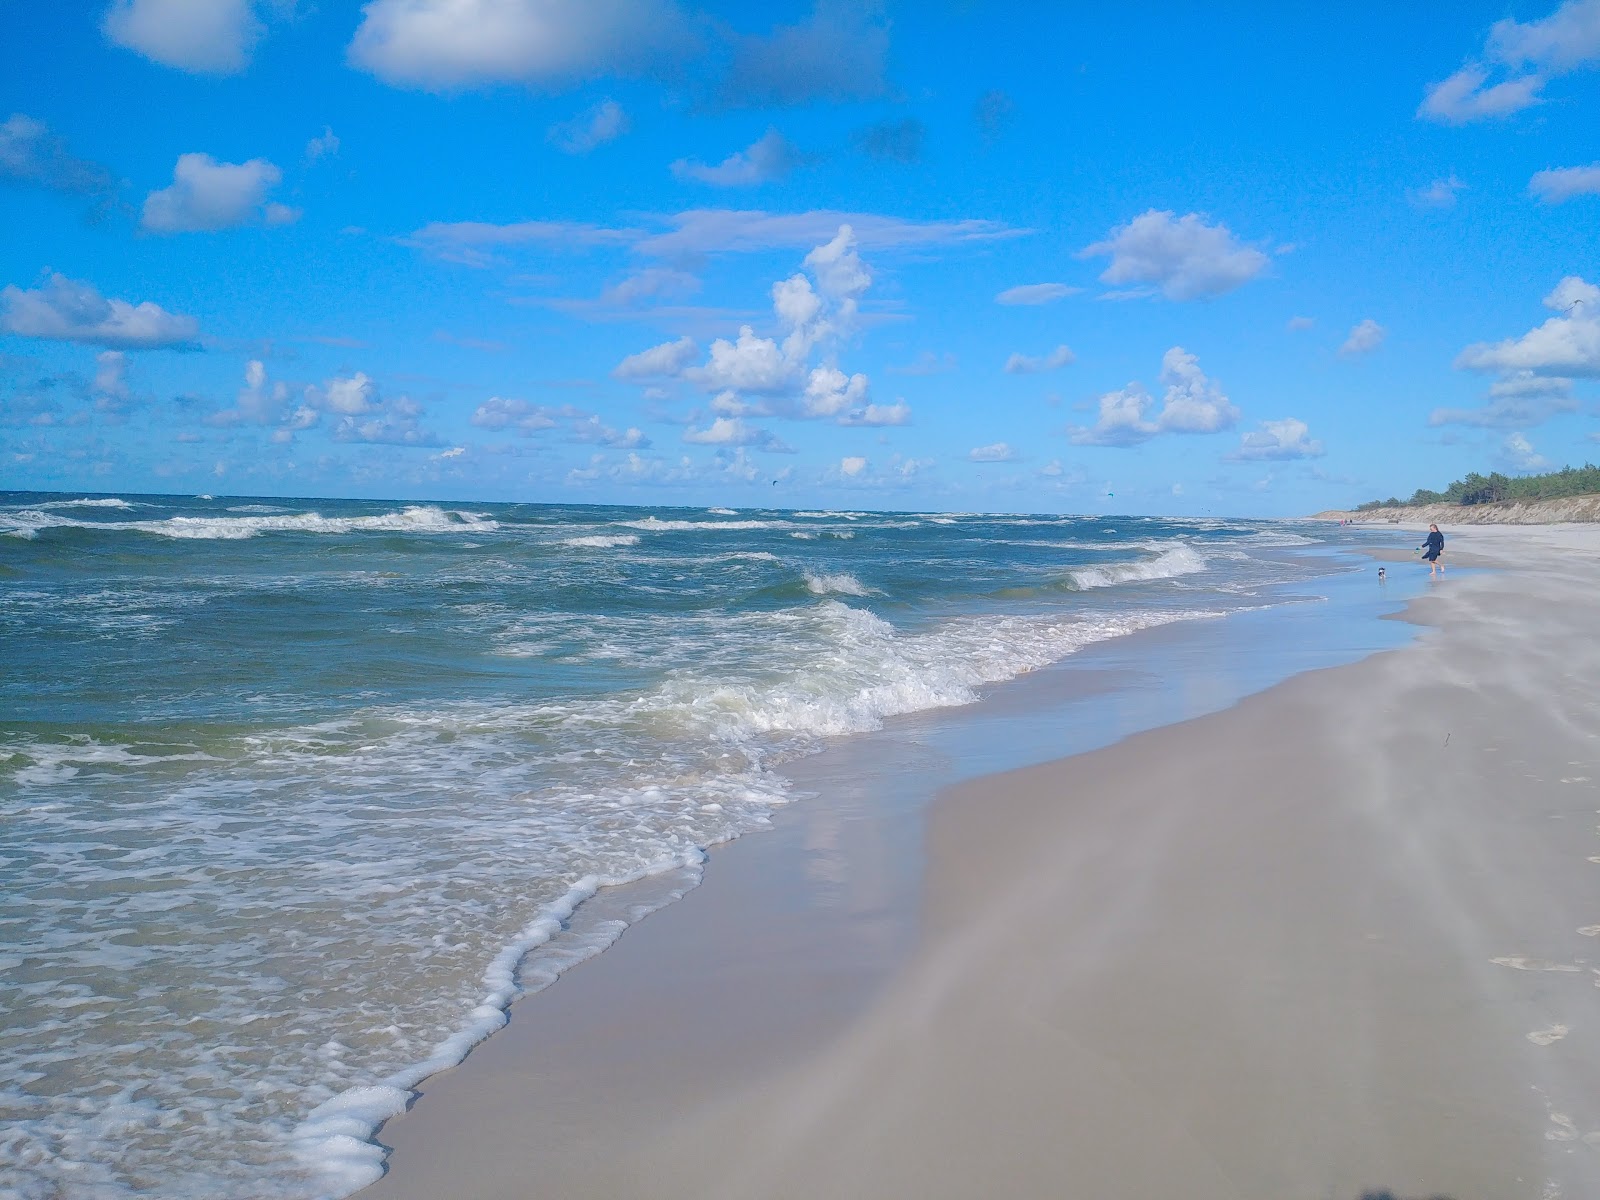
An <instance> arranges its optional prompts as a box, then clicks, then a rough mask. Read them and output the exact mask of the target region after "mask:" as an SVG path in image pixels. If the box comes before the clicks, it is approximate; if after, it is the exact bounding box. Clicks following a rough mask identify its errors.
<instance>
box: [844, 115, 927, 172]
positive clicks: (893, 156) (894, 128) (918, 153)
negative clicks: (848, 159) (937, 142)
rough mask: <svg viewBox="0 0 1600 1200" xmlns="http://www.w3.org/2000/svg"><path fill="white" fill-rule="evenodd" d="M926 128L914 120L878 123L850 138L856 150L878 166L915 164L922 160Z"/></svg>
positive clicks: (908, 118) (911, 118) (860, 130)
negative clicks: (872, 159) (873, 160)
mask: <svg viewBox="0 0 1600 1200" xmlns="http://www.w3.org/2000/svg"><path fill="white" fill-rule="evenodd" d="M926 135H927V128H926V126H924V125H923V124H922V122H921V121H919V120H917V119H916V118H915V117H904V118H902V119H901V120H898V121H880V122H878V123H877V124H876V125H868V126H867V127H866V128H865V129H858V130H856V132H855V133H854V134H853V135H852V137H851V140H852V141H854V142H855V144H856V149H858V150H860V151H861V153H863V154H865V155H866V156H867V157H868V158H875V159H878V160H879V161H880V162H899V163H914V162H916V161H918V160H919V159H920V158H921V157H922V140H923V138H924V137H925V136H926Z"/></svg>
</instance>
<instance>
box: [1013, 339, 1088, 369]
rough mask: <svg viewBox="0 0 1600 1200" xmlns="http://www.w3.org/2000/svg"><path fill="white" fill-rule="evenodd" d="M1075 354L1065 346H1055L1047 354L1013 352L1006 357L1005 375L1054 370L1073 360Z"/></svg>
mask: <svg viewBox="0 0 1600 1200" xmlns="http://www.w3.org/2000/svg"><path fill="white" fill-rule="evenodd" d="M1076 360H1077V355H1075V354H1073V353H1072V351H1071V350H1070V349H1068V348H1067V347H1066V346H1064V345H1062V346H1057V347H1056V348H1055V349H1054V350H1052V351H1050V353H1049V354H1040V355H1027V354H1013V355H1012V356H1011V357H1010V358H1008V359H1006V368H1005V369H1006V374H1007V375H1037V374H1039V373H1040V372H1042V371H1055V370H1058V369H1059V368H1061V367H1064V366H1066V365H1067V364H1068V363H1071V362H1075V361H1076Z"/></svg>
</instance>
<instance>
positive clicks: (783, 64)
mask: <svg viewBox="0 0 1600 1200" xmlns="http://www.w3.org/2000/svg"><path fill="white" fill-rule="evenodd" d="M876 8H877V6H876V5H874V4H849V3H839V2H837V0H832V2H830V0H819V2H818V3H817V5H816V8H815V10H814V11H813V12H812V14H811V16H810V17H809V18H807V19H806V20H804V21H801V22H799V23H798V24H795V25H789V26H782V27H780V28H778V29H775V30H773V32H772V33H771V34H768V35H767V36H765V37H744V38H739V39H737V40H736V42H735V45H734V56H733V62H732V64H731V66H730V69H729V72H728V77H727V79H726V81H725V82H724V84H723V88H722V95H723V100H724V102H725V103H727V104H729V105H734V106H741V105H748V106H750V107H755V108H767V107H771V106H775V105H791V104H807V103H810V102H812V101H815V100H830V101H834V102H836V103H837V102H841V101H846V100H870V99H873V98H874V97H877V96H881V95H883V94H884V93H885V92H887V91H888V86H889V85H888V81H887V80H886V79H885V77H884V64H885V60H886V58H887V56H888V52H889V29H888V24H887V22H883V21H881V20H875V19H874V18H875V17H876V16H877V15H878V14H877V13H876V12H875V11H874V10H875V9H876Z"/></svg>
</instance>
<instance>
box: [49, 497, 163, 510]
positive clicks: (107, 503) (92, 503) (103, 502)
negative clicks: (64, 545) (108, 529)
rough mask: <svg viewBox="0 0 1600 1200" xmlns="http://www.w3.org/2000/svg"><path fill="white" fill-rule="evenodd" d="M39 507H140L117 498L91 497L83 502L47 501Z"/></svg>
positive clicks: (82, 500)
mask: <svg viewBox="0 0 1600 1200" xmlns="http://www.w3.org/2000/svg"><path fill="white" fill-rule="evenodd" d="M39 507H40V508H44V509H52V508H138V507H139V505H136V504H130V503H129V502H128V501H126V500H119V499H117V498H116V497H106V498H104V499H91V498H90V497H88V496H85V497H84V498H83V499H81V500H47V501H45V503H43V504H41V505H39Z"/></svg>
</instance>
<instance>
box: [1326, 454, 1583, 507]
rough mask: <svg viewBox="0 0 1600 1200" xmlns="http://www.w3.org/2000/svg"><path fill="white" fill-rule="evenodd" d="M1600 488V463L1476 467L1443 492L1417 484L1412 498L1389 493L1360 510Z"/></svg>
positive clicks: (1549, 496) (1547, 496)
mask: <svg viewBox="0 0 1600 1200" xmlns="http://www.w3.org/2000/svg"><path fill="white" fill-rule="evenodd" d="M1596 492H1600V467H1597V466H1595V465H1594V464H1593V463H1584V464H1583V466H1581V467H1562V468H1561V470H1559V471H1548V472H1546V473H1545V474H1543V475H1502V474H1501V473H1500V472H1499V471H1495V472H1494V473H1493V474H1490V475H1480V474H1478V472H1476V471H1474V472H1473V473H1472V474H1470V475H1468V476H1467V477H1466V478H1465V479H1458V480H1456V481H1455V482H1454V483H1452V484H1451V485H1450V486H1449V487H1447V488H1445V490H1444V491H1442V492H1435V491H1431V490H1429V489H1428V488H1418V489H1417V490H1416V491H1415V492H1413V493H1412V494H1411V499H1409V500H1401V499H1399V498H1397V497H1395V496H1390V497H1389V498H1388V499H1387V500H1369V501H1367V502H1366V503H1365V504H1362V505H1359V506H1358V507H1357V509H1356V511H1357V512H1370V511H1371V510H1372V509H1375V508H1404V507H1409V506H1411V505H1416V504H1462V505H1466V504H1494V503H1497V502H1499V501H1501V500H1559V499H1561V498H1562V497H1564V496H1587V495H1591V494H1593V493H1596Z"/></svg>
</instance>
